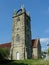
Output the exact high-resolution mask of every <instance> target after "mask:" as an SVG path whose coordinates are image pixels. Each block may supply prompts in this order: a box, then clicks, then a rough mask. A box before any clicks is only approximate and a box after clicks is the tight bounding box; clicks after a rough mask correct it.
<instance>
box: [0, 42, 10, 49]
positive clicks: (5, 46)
mask: <svg viewBox="0 0 49 65" xmlns="http://www.w3.org/2000/svg"><path fill="white" fill-rule="evenodd" d="M10 47H11V42H9V43H4V44H0V48H10Z"/></svg>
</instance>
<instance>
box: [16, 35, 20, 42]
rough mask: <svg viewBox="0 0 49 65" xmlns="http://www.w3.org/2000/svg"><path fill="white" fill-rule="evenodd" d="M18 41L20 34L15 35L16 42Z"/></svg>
mask: <svg viewBox="0 0 49 65" xmlns="http://www.w3.org/2000/svg"><path fill="white" fill-rule="evenodd" d="M19 41H20V36H19V34H17V35H16V42H19Z"/></svg>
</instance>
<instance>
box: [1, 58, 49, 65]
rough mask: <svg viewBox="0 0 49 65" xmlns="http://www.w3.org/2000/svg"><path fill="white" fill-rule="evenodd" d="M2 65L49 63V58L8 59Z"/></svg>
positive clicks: (41, 64) (42, 64) (48, 64)
mask: <svg viewBox="0 0 49 65" xmlns="http://www.w3.org/2000/svg"><path fill="white" fill-rule="evenodd" d="M0 65H49V61H47V60H42V59H38V60H32V59H30V60H16V61H6V62H3V63H0Z"/></svg>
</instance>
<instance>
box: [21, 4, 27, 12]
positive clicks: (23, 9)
mask: <svg viewBox="0 0 49 65" xmlns="http://www.w3.org/2000/svg"><path fill="white" fill-rule="evenodd" d="M21 9H22V12H25V11H26V10H25V7H24V4H23V5H22V6H21Z"/></svg>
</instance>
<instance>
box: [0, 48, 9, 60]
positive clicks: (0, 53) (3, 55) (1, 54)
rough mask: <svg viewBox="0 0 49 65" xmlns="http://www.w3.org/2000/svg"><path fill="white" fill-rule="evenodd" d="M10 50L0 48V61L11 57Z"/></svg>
mask: <svg viewBox="0 0 49 65" xmlns="http://www.w3.org/2000/svg"><path fill="white" fill-rule="evenodd" d="M9 51H10V50H9V48H0V60H1V59H7V58H8V56H9Z"/></svg>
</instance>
